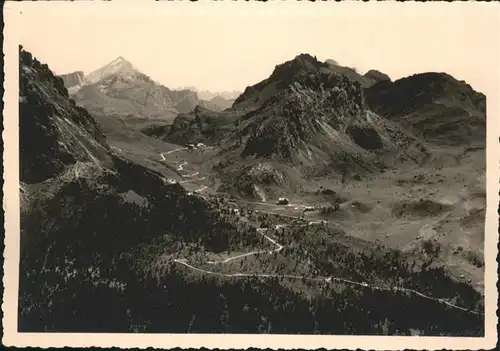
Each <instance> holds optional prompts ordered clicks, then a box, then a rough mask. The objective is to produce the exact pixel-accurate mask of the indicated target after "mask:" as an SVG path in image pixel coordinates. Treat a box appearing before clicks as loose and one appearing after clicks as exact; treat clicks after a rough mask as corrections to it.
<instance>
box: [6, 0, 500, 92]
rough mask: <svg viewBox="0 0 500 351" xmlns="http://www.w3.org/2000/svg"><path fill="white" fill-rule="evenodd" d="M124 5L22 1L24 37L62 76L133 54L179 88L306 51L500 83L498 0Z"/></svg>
mask: <svg viewBox="0 0 500 351" xmlns="http://www.w3.org/2000/svg"><path fill="white" fill-rule="evenodd" d="M119 3H120V2H119V1H117V2H115V1H113V2H110V3H102V2H92V3H78V2H73V3H67V2H51V3H49V2H35V3H33V2H28V3H26V2H23V3H17V4H22V16H21V19H22V25H21V28H20V33H19V36H20V38H19V41H20V43H21V44H22V45H24V47H25V48H26V49H27V50H29V51H31V52H32V53H33V54H34V55H35V56H36V57H38V59H40V60H41V61H43V62H45V63H47V64H48V65H49V66H50V67H51V68H52V69H53V70H54V71H55V72H56V73H58V74H60V73H68V72H71V71H75V70H81V71H84V72H85V73H88V72H90V71H92V70H94V69H97V68H99V67H101V66H103V65H104V64H106V63H108V62H109V61H112V60H113V59H115V58H116V57H118V56H124V57H125V58H126V59H127V60H129V61H130V62H131V63H132V64H133V65H134V66H135V67H137V68H138V69H139V70H141V71H142V72H144V73H145V74H147V75H149V76H150V77H151V78H152V79H154V80H156V81H159V82H161V83H162V84H164V85H166V86H168V87H171V88H176V87H179V86H196V87H197V88H198V89H208V90H212V91H222V90H240V91H242V90H244V89H245V87H246V86H248V85H253V84H255V83H257V82H259V81H261V80H262V79H265V78H267V77H268V76H269V75H270V74H271V72H272V71H273V69H274V67H275V65H277V64H279V63H282V62H284V61H287V60H290V59H292V58H293V57H294V56H296V55H297V54H299V53H309V54H311V55H313V56H314V55H316V56H317V58H318V59H320V60H326V59H328V58H331V59H334V60H336V61H338V62H339V63H340V64H342V65H346V66H351V67H356V68H357V69H358V70H359V71H360V72H362V73H365V72H366V71H367V70H369V69H371V68H373V69H378V70H380V71H382V72H384V73H386V74H388V75H389V76H390V77H391V78H392V79H397V78H401V77H404V76H408V75H410V74H413V73H421V72H428V71H437V72H447V73H449V74H451V75H453V76H454V77H455V78H457V79H461V80H465V81H467V82H468V83H469V84H471V85H472V86H473V87H474V88H475V89H476V90H479V91H483V92H486V91H488V90H491V89H492V88H491V85H492V84H496V83H497V81H498V73H499V72H498V62H499V59H500V58H499V52H498V42H499V32H500V27H499V25H498V23H500V18H499V15H498V14H499V11H498V6H494V5H495V4H484V3H483V4H477V3H476V4H475V5H476V6H467V4H464V3H445V4H441V3H434V4H432V3H420V4H409V3H406V4H401V3H387V2H386V3H351V4H349V3H331V2H329V3H308V2H301V3H297V2H290V1H288V2H274V3H267V4H266V3H257V4H252V3H241V2H238V3H234V2H231V3H228V2H224V3H220V2H219V3H214V2H207V3H200V2H199V3H189V2H188V3H185V2H184V3H180V2H168V3H154V2H150V1H142V2H141V3H142V5H139V4H138V3H137V2H135V7H132V5H127V6H125V5H123V4H122V5H120V4H119ZM443 5H444V6H443ZM491 5H493V6H491ZM5 6H6V7H7V5H5ZM17 6H18V7H20V5H17ZM495 75H496V76H495Z"/></svg>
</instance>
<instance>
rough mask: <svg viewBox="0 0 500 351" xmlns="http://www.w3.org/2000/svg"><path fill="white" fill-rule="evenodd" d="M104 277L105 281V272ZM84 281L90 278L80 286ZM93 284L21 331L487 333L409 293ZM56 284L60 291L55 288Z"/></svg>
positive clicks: (160, 282)
mask: <svg viewBox="0 0 500 351" xmlns="http://www.w3.org/2000/svg"><path fill="white" fill-rule="evenodd" d="M125 262H126V260H124V261H123V262H122V263H125ZM125 267H126V266H125V265H124V266H123V269H122V270H123V272H125V271H126V270H127V269H126V268H125ZM108 273H109V272H108ZM101 274H102V277H101V278H100V279H101V280H102V279H103V277H104V276H106V272H102V273H101ZM125 275H127V276H125ZM83 276H85V277H86V278H85V279H81V278H82V277H83ZM89 277H90V275H88V274H87V275H82V276H80V277H79V279H76V278H75V279H73V280H69V281H67V282H65V289H56V290H53V291H52V294H53V295H52V300H51V303H49V304H46V305H44V306H43V308H38V309H37V310H34V311H32V312H31V313H30V314H28V315H24V316H23V317H22V318H21V320H20V322H21V323H20V327H21V330H22V331H40V330H48V331H59V332H61V331H74V332H76V331H78V332H149V333H166V332H169V333H189V332H191V333H280V334H282V333H285V334H287V333H288V334H314V333H322V334H323V333H324V334H356V335H410V333H411V331H412V330H413V331H417V332H418V333H420V334H421V335H475V336H479V335H482V333H483V331H482V330H483V320H482V318H481V317H479V316H473V315H469V314H466V313H465V312H462V311H459V310H455V309H450V308H446V307H444V306H443V305H441V304H439V303H437V302H435V301H430V300H423V299H416V298H414V297H412V296H410V295H407V294H403V293H394V292H386V291H371V290H369V289H364V290H363V289H359V288H356V289H354V288H349V287H346V288H344V289H343V290H342V291H341V292H336V291H335V289H333V288H328V287H325V290H324V294H323V295H322V296H317V297H310V296H307V295H306V294H305V293H301V292H297V291H294V290H291V289H289V288H286V287H284V286H283V285H282V284H280V283H279V282H278V279H258V278H251V279H241V280H237V279H226V278H213V277H210V276H207V275H201V276H196V277H193V276H190V275H189V272H188V271H186V270H185V269H184V268H183V267H182V266H180V265H172V266H171V267H170V271H169V272H168V274H163V275H162V276H152V275H145V276H141V274H140V273H139V271H129V272H127V274H122V275H121V276H120V279H122V280H123V281H125V282H126V285H125V287H124V288H122V287H121V286H120V285H119V284H116V285H115V286H113V285H112V284H108V286H105V285H104V284H100V285H99V284H97V285H96V284H95V282H94V283H93V282H92V279H91V278H89ZM50 283H51V284H52V285H53V286H58V284H57V283H56V281H52V282H50ZM59 283H63V282H62V281H60V282H59ZM54 284H55V285H54ZM61 286H62V285H61ZM75 294H76V296H77V298H75ZM39 307H41V306H39Z"/></svg>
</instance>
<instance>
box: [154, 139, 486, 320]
mask: <svg viewBox="0 0 500 351" xmlns="http://www.w3.org/2000/svg"><path fill="white" fill-rule="evenodd" d="M185 149H187V148H179V149H175V150H172V151H168V152H165V153H161V154H160V155H161V157H162V160H163V161H165V160H166V159H165V158H164V157H163V155H164V154H165V155H166V154H171V153H174V152H177V151H181V150H185ZM181 165H182V164H181ZM181 170H182V167H181ZM195 174H198V172H197V173H195ZM203 179H205V177H202V178H199V179H190V180H185V181H182V182H180V183H186V182H189V181H193V180H203ZM207 188H208V186H202V187H201V188H200V189H198V190H196V191H195V192H201V191H204V190H205V189H207ZM239 202H242V203H250V204H252V202H249V201H239ZM254 204H263V205H271V204H268V203H260V202H255V203H254ZM289 205H291V206H301V205H297V204H296V205H293V204H289ZM256 212H257V211H256ZM259 212H263V213H270V214H274V215H277V216H282V217H288V218H296V219H300V217H299V216H290V215H284V214H280V213H275V212H267V211H259ZM323 222H325V221H312V222H308V223H307V224H308V225H312V224H319V223H323ZM286 226H287V225H284V224H278V225H276V226H275V228H276V229H279V228H283V227H286ZM267 230H268V229H267V228H259V229H257V232H258V233H259V234H260V235H262V236H263V237H264V238H266V239H267V240H268V241H269V242H271V243H272V244H273V245H275V246H276V249H274V250H271V251H269V250H257V251H252V252H248V253H245V254H240V255H235V256H232V257H229V258H226V259H224V260H219V261H207V262H206V263H207V264H211V265H220V264H225V263H229V262H231V261H234V260H238V259H241V258H244V257H249V256H253V255H259V254H263V253H268V254H273V253H275V252H280V251H281V250H283V248H284V246H283V245H281V244H280V243H278V242H277V241H276V240H274V239H272V238H271V237H269V236H268V235H266V234H265V232H266V231H267ZM174 262H176V263H178V264H181V265H183V266H185V267H187V268H189V269H191V270H194V271H197V272H200V273H203V274H209V275H216V276H221V277H227V278H249V277H259V278H286V279H299V280H307V281H316V282H321V281H322V282H327V283H330V282H332V281H336V282H340V283H345V284H350V285H355V286H360V287H363V288H369V289H372V290H384V291H391V290H392V291H401V292H407V293H410V294H414V295H417V296H420V297H422V298H425V299H428V300H433V301H436V302H439V303H442V304H445V305H447V306H448V307H451V308H455V309H459V310H461V311H464V312H467V313H470V314H474V315H484V313H481V312H477V311H473V310H469V309H467V308H465V307H462V306H458V305H455V304H453V303H451V302H448V301H446V300H444V299H440V298H436V297H432V296H429V295H425V294H423V293H421V292H419V291H416V290H414V289H408V288H404V287H400V286H393V287H386V286H379V285H375V284H371V283H367V282H355V281H352V280H349V279H344V278H339V277H307V276H296V275H287V274H267V273H241V272H237V273H219V272H214V271H209V270H206V269H202V268H198V267H195V266H193V265H191V264H189V263H188V261H187V259H185V258H179V259H174Z"/></svg>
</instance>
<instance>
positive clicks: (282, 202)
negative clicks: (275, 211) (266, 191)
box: [277, 197, 290, 205]
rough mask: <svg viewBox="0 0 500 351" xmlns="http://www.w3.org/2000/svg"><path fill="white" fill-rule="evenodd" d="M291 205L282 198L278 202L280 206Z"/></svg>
mask: <svg viewBox="0 0 500 351" xmlns="http://www.w3.org/2000/svg"><path fill="white" fill-rule="evenodd" d="M289 203H290V201H289V200H288V199H287V198H286V197H280V198H279V199H278V202H277V204H278V205H288V204H289Z"/></svg>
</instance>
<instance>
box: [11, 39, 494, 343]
mask: <svg viewBox="0 0 500 351" xmlns="http://www.w3.org/2000/svg"><path fill="white" fill-rule="evenodd" d="M19 77H20V86H19V94H20V95H19V126H20V140H19V149H20V197H21V253H20V257H21V262H20V285H19V296H20V297H19V323H18V325H19V330H20V331H22V332H40V331H54V332H63V331H65V332H68V331H73V332H75V331H77V332H108V333H109V332H156V333H189V332H194V333H196V332H198V333H207V332H212V333H215V332H217V333H280V334H284V333H288V334H290V333H292V334H303V333H310V334H313V333H315V334H351V335H352V334H357V335H453V336H457V335H460V336H464V335H467V336H478V335H484V315H483V313H484V256H483V255H484V254H483V253H484V216H485V208H486V202H485V199H486V189H485V172H486V165H485V143H486V142H485V135H486V108H485V106H486V97H485V96H484V95H483V94H481V93H479V92H476V91H475V90H474V89H472V87H470V86H469V85H468V84H467V83H466V82H463V81H460V80H457V79H455V78H453V77H451V76H450V75H448V74H446V73H435V72H430V73H421V74H415V75H412V76H409V77H406V78H402V79H398V80H395V81H392V80H391V79H390V78H389V76H387V75H386V74H384V73H382V72H379V71H377V70H370V71H368V72H367V73H366V74H365V75H360V74H359V73H358V72H356V70H355V69H352V68H349V67H343V66H340V65H338V63H337V62H335V61H333V60H328V61H326V62H322V61H319V60H318V59H317V58H316V57H314V56H312V55H310V54H300V55H297V56H296V57H294V58H291V59H290V60H289V61H287V62H284V63H282V64H280V65H277V66H276V67H275V68H274V70H273V72H272V74H271V75H270V76H269V77H268V78H267V79H265V80H263V81H261V82H257V83H256V84H253V85H251V86H248V87H247V88H246V89H245V90H244V92H243V93H242V94H240V95H239V96H238V97H237V98H236V99H235V100H234V103H232V104H231V105H230V106H228V107H227V108H224V109H223V110H222V111H221V110H217V109H210V108H208V107H207V106H204V105H203V103H200V100H199V98H198V95H197V92H195V91H193V90H189V89H185V90H171V89H169V88H167V87H164V86H162V85H161V84H158V83H157V82H155V81H154V80H153V79H152V78H150V77H148V76H147V75H145V74H143V73H141V72H140V71H138V70H137V69H136V68H134V67H133V66H132V65H131V64H130V63H129V62H128V61H126V60H125V59H124V58H121V57H120V58H118V59H116V60H114V61H112V62H110V63H109V64H108V65H106V66H104V67H102V68H100V69H98V70H97V71H95V72H92V73H90V74H87V75H85V74H83V73H82V72H74V73H71V74H67V75H60V76H55V75H54V74H53V73H52V71H51V70H50V68H49V66H48V65H46V64H42V63H41V62H39V61H38V60H37V59H36V58H35V57H33V55H32V54H31V53H29V52H27V51H25V50H24V49H22V48H20V52H19ZM222 98H224V97H222ZM213 99H215V98H212V99H211V101H212V100H213ZM96 301H98V302H99V303H96ZM387 306H391V308H387ZM403 310H404V311H405V313H404V314H402V313H401V311H403ZM368 312H369V313H368ZM408 315H411V316H413V317H412V318H408Z"/></svg>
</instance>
